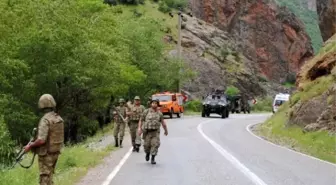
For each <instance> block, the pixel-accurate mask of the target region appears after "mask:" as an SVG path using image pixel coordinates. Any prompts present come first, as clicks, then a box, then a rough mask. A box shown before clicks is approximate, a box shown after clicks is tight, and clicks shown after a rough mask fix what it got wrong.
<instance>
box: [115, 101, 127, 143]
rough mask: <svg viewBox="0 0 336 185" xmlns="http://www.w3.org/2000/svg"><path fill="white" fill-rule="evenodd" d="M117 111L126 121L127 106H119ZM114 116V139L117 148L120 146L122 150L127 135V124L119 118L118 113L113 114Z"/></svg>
mask: <svg viewBox="0 0 336 185" xmlns="http://www.w3.org/2000/svg"><path fill="white" fill-rule="evenodd" d="M119 103H125V101H124V100H123V99H120V100H119ZM116 111H118V112H119V113H120V114H121V115H122V117H123V118H124V119H126V118H127V117H126V116H127V115H126V112H127V107H126V106H125V105H122V106H120V105H119V106H118V107H116ZM113 114H114V138H115V146H116V147H118V146H120V147H121V148H122V141H123V139H124V135H125V126H126V123H125V122H124V121H123V120H122V118H121V117H119V115H118V114H117V113H115V112H114V113H113ZM118 134H119V139H120V144H119V143H118Z"/></svg>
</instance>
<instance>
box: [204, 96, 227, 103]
mask: <svg viewBox="0 0 336 185" xmlns="http://www.w3.org/2000/svg"><path fill="white" fill-rule="evenodd" d="M205 100H206V101H214V100H216V101H219V102H226V98H225V96H221V95H209V96H207V97H206V98H205Z"/></svg>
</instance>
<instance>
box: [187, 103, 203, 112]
mask: <svg viewBox="0 0 336 185" xmlns="http://www.w3.org/2000/svg"><path fill="white" fill-rule="evenodd" d="M185 109H186V110H187V111H191V112H201V111H202V102H201V101H199V100H192V101H188V102H187V103H186V104H185Z"/></svg>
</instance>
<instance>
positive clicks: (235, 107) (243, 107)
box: [228, 95, 251, 114]
mask: <svg viewBox="0 0 336 185" xmlns="http://www.w3.org/2000/svg"><path fill="white" fill-rule="evenodd" d="M228 99H229V100H230V108H231V113H232V114H233V113H238V114H239V113H240V112H244V114H245V113H246V112H247V113H250V109H251V108H250V105H249V104H248V101H247V98H246V97H244V96H242V95H235V96H230V97H229V98H228Z"/></svg>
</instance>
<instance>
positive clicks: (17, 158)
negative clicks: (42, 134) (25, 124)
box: [12, 128, 37, 169]
mask: <svg viewBox="0 0 336 185" xmlns="http://www.w3.org/2000/svg"><path fill="white" fill-rule="evenodd" d="M36 131H37V128H34V129H33V131H32V135H31V138H30V141H29V143H28V145H31V144H32V143H33V142H34V141H35V139H36ZM25 154H26V152H25V151H24V148H22V149H21V150H20V151H19V153H18V154H17V157H16V159H15V163H14V165H13V166H12V168H14V166H15V165H16V164H17V163H19V165H20V166H21V167H22V168H26V169H28V168H30V167H31V166H32V165H33V163H34V159H35V156H36V153H35V152H34V155H33V158H32V160H31V162H30V164H29V165H28V166H24V165H22V164H21V163H20V162H21V161H22V157H23V156H24V155H25Z"/></svg>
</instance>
